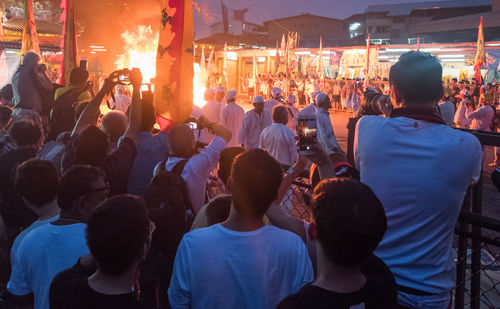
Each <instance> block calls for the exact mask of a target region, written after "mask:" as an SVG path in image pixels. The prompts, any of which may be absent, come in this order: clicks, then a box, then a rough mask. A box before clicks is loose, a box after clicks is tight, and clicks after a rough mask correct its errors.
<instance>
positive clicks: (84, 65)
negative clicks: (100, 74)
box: [80, 59, 87, 70]
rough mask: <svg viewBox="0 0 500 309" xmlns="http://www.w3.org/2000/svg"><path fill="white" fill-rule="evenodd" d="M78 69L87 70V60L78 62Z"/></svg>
mask: <svg viewBox="0 0 500 309" xmlns="http://www.w3.org/2000/svg"><path fill="white" fill-rule="evenodd" d="M80 69H84V70H87V60H85V59H82V60H80Z"/></svg>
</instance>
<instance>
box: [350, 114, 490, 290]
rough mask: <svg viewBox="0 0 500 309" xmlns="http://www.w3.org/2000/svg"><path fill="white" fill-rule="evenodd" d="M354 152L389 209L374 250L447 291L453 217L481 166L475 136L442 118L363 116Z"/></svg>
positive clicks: (400, 278)
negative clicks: (453, 126)
mask: <svg viewBox="0 0 500 309" xmlns="http://www.w3.org/2000/svg"><path fill="white" fill-rule="evenodd" d="M354 157H355V161H356V166H357V167H358V168H359V170H360V174H361V182H363V183H365V184H366V185H368V186H369V187H370V188H371V189H372V190H373V191H374V192H375V194H376V195H377V197H378V198H379V199H380V201H381V202H382V205H383V206H384V209H385V212H386V216H387V231H386V232H385V235H384V238H383V239H382V241H381V242H380V244H379V246H378V248H377V249H376V250H375V255H377V256H378V257H380V258H381V259H382V260H384V262H385V263H386V264H387V265H388V266H389V267H390V269H391V271H392V273H393V274H394V277H395V279H396V282H397V283H398V284H399V285H402V286H405V287H409V288H414V289H418V290H421V291H425V292H428V293H432V294H436V295H443V297H444V298H445V299H446V297H448V298H449V295H450V290H451V289H452V288H453V287H454V286H455V261H454V257H453V253H452V243H453V233H454V229H455V224H456V222H457V218H458V214H459V213H460V209H461V208H462V202H463V199H464V196H465V191H466V189H467V187H468V186H469V185H471V183H472V182H473V181H474V180H478V179H479V176H480V172H481V158H482V150H481V144H480V143H479V141H478V140H477V138H476V137H474V136H473V135H472V134H469V133H465V132H462V131H459V130H456V129H452V128H450V127H448V126H446V125H443V124H436V123H431V122H426V121H422V120H415V119H411V118H407V117H397V118H383V117H378V116H365V117H363V118H361V119H360V120H359V122H358V124H357V127H356V134H355V140H354Z"/></svg>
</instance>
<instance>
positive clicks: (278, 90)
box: [271, 88, 281, 98]
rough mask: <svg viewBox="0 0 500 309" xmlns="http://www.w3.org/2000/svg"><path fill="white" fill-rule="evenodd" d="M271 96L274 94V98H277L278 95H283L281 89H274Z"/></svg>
mask: <svg viewBox="0 0 500 309" xmlns="http://www.w3.org/2000/svg"><path fill="white" fill-rule="evenodd" d="M271 94H272V96H273V98H276V96H277V95H278V94H281V89H280V88H273V90H271Z"/></svg>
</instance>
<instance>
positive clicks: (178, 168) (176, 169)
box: [171, 159, 189, 176]
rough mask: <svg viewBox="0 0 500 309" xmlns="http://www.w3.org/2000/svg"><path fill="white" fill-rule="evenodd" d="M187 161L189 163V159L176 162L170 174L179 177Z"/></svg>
mask: <svg viewBox="0 0 500 309" xmlns="http://www.w3.org/2000/svg"><path fill="white" fill-rule="evenodd" d="M188 161H189V159H185V160H181V161H179V162H177V164H176V165H174V167H173V168H172V171H171V172H172V173H174V174H177V175H179V176H180V175H181V174H182V171H183V170H184V167H185V166H186V164H187V163H188Z"/></svg>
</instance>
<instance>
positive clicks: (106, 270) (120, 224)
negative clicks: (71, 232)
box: [86, 195, 150, 275]
mask: <svg viewBox="0 0 500 309" xmlns="http://www.w3.org/2000/svg"><path fill="white" fill-rule="evenodd" d="M86 231H87V232H86V235H87V245H88V247H89V250H90V253H92V256H93V257H94V258H95V259H96V262H97V265H98V266H99V270H100V271H102V273H103V274H111V275H117V274H121V273H123V272H124V271H125V270H127V268H128V267H129V266H130V265H131V264H132V263H133V262H134V261H135V260H136V259H138V258H140V256H139V254H140V253H142V249H143V248H144V245H145V244H147V242H148V238H149V232H150V229H149V216H148V212H147V209H146V206H145V203H144V201H143V200H142V199H141V198H139V197H136V196H133V195H117V196H114V197H112V198H109V199H107V200H104V201H103V202H102V203H101V204H100V205H99V206H98V207H97V208H96V210H95V211H94V212H93V213H92V214H91V215H90V218H89V220H88V221H87V230H86Z"/></svg>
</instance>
